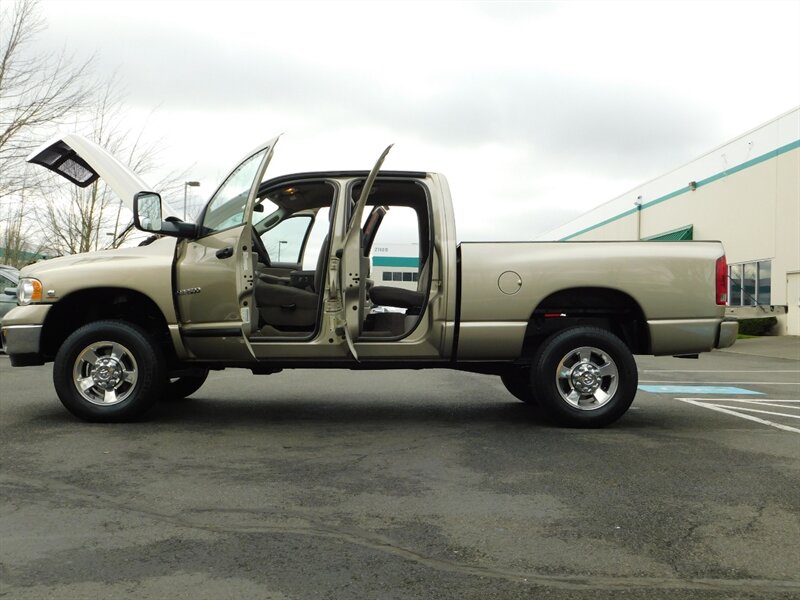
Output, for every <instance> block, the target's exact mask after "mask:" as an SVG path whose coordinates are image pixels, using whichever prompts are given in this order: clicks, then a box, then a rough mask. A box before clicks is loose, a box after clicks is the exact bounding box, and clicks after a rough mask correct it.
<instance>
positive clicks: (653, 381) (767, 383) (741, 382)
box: [639, 379, 800, 386]
mask: <svg viewBox="0 0 800 600" xmlns="http://www.w3.org/2000/svg"><path fill="white" fill-rule="evenodd" d="M639 383H658V384H664V385H666V384H678V385H691V384H690V382H688V381H657V380H655V379H640V380H639ZM703 383H704V384H712V385H714V384H716V385H720V384H724V385H797V386H800V381H797V382H794V381H790V382H788V383H787V382H784V381H704V382H703Z"/></svg>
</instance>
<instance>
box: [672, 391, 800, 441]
mask: <svg viewBox="0 0 800 600" xmlns="http://www.w3.org/2000/svg"><path fill="white" fill-rule="evenodd" d="M675 399H676V400H679V401H681V402H685V403H687V404H694V405H695V406H699V407H701V408H707V409H709V410H715V411H717V412H721V413H725V414H726V415H731V416H733V417H739V418H740V419H746V420H748V421H755V422H756V423H761V424H762V425H768V426H769V427H775V428H776V429H780V430H782V431H790V432H792V433H800V429H797V428H796V427H789V426H788V425H782V424H781V423H774V422H772V421H767V420H766V419H761V418H759V417H755V416H753V415H743V414H742V413H739V412H736V411H734V410H730V409H728V408H722V407H721V406H717V405H716V404H710V403H709V402H708V401H707V400H705V399H704V398H675ZM729 400H731V399H729V398H714V401H715V402H720V401H723V402H728V401H729Z"/></svg>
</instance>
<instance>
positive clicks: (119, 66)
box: [3, 0, 800, 240]
mask: <svg viewBox="0 0 800 600" xmlns="http://www.w3.org/2000/svg"><path fill="white" fill-rule="evenodd" d="M3 1H4V2H5V1H7V0H3ZM40 12H41V14H42V16H44V17H45V19H46V20H47V24H48V28H47V30H46V31H45V32H43V34H42V35H40V36H39V38H38V40H37V48H41V50H42V51H46V50H60V49H62V48H66V49H67V50H68V51H70V52H73V53H75V54H76V55H77V56H78V57H81V56H88V55H90V54H95V55H96V63H95V69H96V74H97V76H98V77H99V78H100V79H102V78H107V77H110V76H111V74H112V73H114V72H117V74H118V76H119V78H120V80H121V82H122V84H123V86H124V88H125V90H126V92H127V104H128V106H129V107H130V110H129V113H128V115H129V119H130V122H131V126H133V127H136V126H137V125H138V124H140V123H142V122H144V121H145V120H146V119H148V118H149V121H148V125H147V135H148V136H149V137H155V138H161V139H163V142H164V143H163V146H164V152H163V153H162V155H161V156H162V159H163V161H164V163H165V170H169V169H173V168H177V169H183V168H186V167H191V169H190V171H189V179H197V180H200V181H201V182H202V185H201V187H200V188H192V193H193V194H195V195H196V197H197V198H199V197H202V198H207V197H208V196H209V195H210V194H211V193H212V192H213V190H214V188H215V187H216V185H217V184H218V183H219V181H220V179H221V178H222V177H223V176H224V175H225V174H226V173H227V171H228V170H229V169H230V168H231V167H233V166H234V164H235V163H236V162H237V161H238V159H240V158H241V157H242V156H243V155H244V153H245V152H247V151H248V150H249V149H250V148H252V147H254V146H256V145H257V144H259V143H260V142H261V141H263V140H266V139H268V138H270V137H273V136H274V135H275V134H277V133H280V132H285V135H284V137H283V139H282V140H281V142H280V143H279V145H278V147H277V150H276V156H275V159H274V161H273V163H272V166H271V167H270V171H269V174H270V175H278V174H284V173H290V172H295V171H307V170H320V169H335V168H351V169H369V168H370V167H371V165H372V163H373V162H374V161H375V160H376V159H377V157H378V155H379V154H380V152H381V151H382V149H383V148H384V147H385V146H386V145H387V144H389V143H395V144H396V145H395V147H394V149H393V150H392V152H391V154H390V155H389V157H388V158H387V160H386V163H385V168H387V169H413V170H428V171H438V172H442V173H444V174H445V175H446V176H447V178H448V180H449V182H450V186H451V191H452V194H453V198H454V204H455V208H456V220H457V226H458V237H459V239H461V240H471V239H475V240H477V239H483V240H485V239H532V238H533V237H535V236H536V235H537V234H540V233H542V232H544V231H547V230H549V229H551V228H553V227H555V226H557V225H560V224H562V223H564V222H566V221H567V220H569V219H571V218H573V217H575V216H577V215H579V214H581V213H583V212H586V211H587V210H589V209H590V208H592V207H594V206H596V205H598V204H601V203H603V202H605V201H607V200H610V199H611V198H613V197H615V196H617V195H620V194H621V193H623V192H625V191H627V190H628V189H630V188H632V187H634V186H636V185H638V184H639V183H642V182H644V181H647V180H649V179H652V178H653V177H656V176H658V175H661V174H662V173H665V172H667V171H669V170H671V169H672V168H674V167H677V166H679V165H681V164H683V163H685V162H688V161H690V160H692V159H693V158H695V157H697V156H698V155H700V154H702V153H704V152H706V151H708V150H710V149H712V148H714V147H715V146H718V145H720V144H722V143H723V142H726V141H728V140H729V139H731V138H733V137H735V136H737V135H739V134H741V133H744V132H745V131H747V130H749V129H752V128H754V127H756V126H758V125H760V124H762V123H763V122H765V121H768V120H770V119H772V118H773V117H776V116H777V115H779V114H781V113H783V112H785V111H787V110H789V109H791V108H793V107H795V106H797V105H798V104H800V35H798V27H800V2H775V3H772V2H766V1H763V0H762V1H759V2H708V3H705V2H666V3H656V2H624V3H616V2H614V3H611V2H600V1H594V2H586V3H583V2H554V3H547V2H531V3H524V2H516V3H503V2H490V3H479V2H475V3H462V2H442V3H437V2H401V3H392V2H380V1H375V2H356V3H344V2H333V1H329V2H323V3H316V2H292V3H278V2H256V1H254V0H253V1H249V2H233V1H230V0H227V1H225V2H221V1H209V2H200V1H196V0H195V1H191V2H190V1H179V2H170V1H168V0H159V1H157V2H156V1H141V0H139V1H135V2H122V1H119V0H114V1H113V2H100V1H95V2H78V1H70V0H57V1H56V0H45V1H43V2H42V4H41V5H40ZM154 109H155V113H153V110H154ZM151 113H152V114H151Z"/></svg>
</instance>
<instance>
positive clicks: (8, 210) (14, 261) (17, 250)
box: [0, 189, 41, 268]
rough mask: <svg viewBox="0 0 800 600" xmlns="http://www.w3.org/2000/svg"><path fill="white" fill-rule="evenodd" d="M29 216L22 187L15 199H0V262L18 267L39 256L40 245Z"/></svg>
mask: <svg viewBox="0 0 800 600" xmlns="http://www.w3.org/2000/svg"><path fill="white" fill-rule="evenodd" d="M29 216H30V211H29V207H28V201H27V198H26V196H25V190H24V189H23V190H22V191H21V192H20V195H19V200H17V201H14V202H3V201H2V199H0V252H2V255H0V263H3V264H6V265H11V266H12V267H17V268H20V267H23V266H25V265H27V264H28V263H31V262H33V261H34V260H36V259H37V258H39V257H40V256H41V255H40V254H39V253H40V251H41V245H40V244H38V243H37V242H36V241H35V237H34V235H33V223H32V222H31V219H30V218H29Z"/></svg>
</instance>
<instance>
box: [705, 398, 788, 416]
mask: <svg viewBox="0 0 800 600" xmlns="http://www.w3.org/2000/svg"><path fill="white" fill-rule="evenodd" d="M708 405H709V406H718V407H720V408H730V407H727V406H724V405H722V404H712V403H710V402H709V403H708ZM736 410H742V411H744V412H752V413H760V414H762V415H773V416H775V417H786V418H787V419H800V415H787V414H786V413H779V412H774V411H771V410H758V409H757V408H747V407H746V406H737V407H736Z"/></svg>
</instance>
